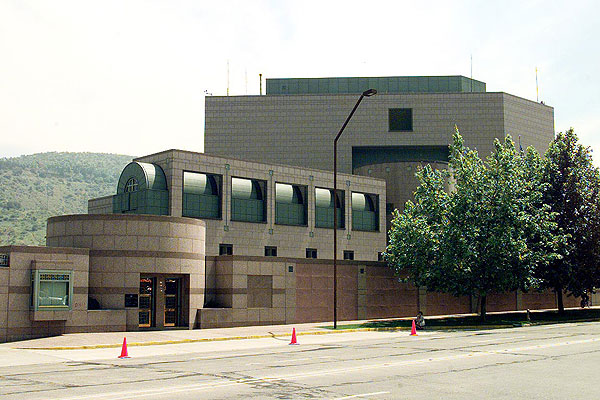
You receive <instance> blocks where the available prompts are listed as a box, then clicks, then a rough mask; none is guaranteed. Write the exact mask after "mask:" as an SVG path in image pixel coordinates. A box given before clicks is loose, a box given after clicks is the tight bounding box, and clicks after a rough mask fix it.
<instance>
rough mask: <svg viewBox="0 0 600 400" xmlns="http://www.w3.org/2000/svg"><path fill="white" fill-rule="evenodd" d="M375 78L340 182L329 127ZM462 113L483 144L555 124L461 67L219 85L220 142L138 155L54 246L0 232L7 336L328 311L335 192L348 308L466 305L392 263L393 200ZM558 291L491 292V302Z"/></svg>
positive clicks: (277, 320)
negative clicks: (239, 92) (388, 256)
mask: <svg viewBox="0 0 600 400" xmlns="http://www.w3.org/2000/svg"><path fill="white" fill-rule="evenodd" d="M368 88H375V89H377V90H378V92H379V93H378V94H377V95H376V96H374V97H372V98H369V99H368V100H365V101H364V102H363V103H362V104H361V106H360V108H359V109H358V111H357V112H356V114H355V116H354V118H353V119H352V121H351V122H350V124H349V125H348V127H347V129H346V131H345V133H344V136H342V138H341V140H340V142H339V146H338V151H339V154H338V156H339V170H340V171H341V172H342V173H341V174H339V175H338V196H337V197H336V196H334V195H333V190H332V189H333V174H332V172H331V170H332V167H333V165H332V154H331V151H332V140H333V137H334V135H335V133H336V132H337V131H338V130H339V128H340V126H341V124H342V123H343V121H344V120H345V118H346V117H347V115H348V112H349V110H351V109H352V106H353V105H354V104H355V102H356V99H357V98H358V94H360V93H361V92H362V91H363V90H366V89H368ZM455 124H456V125H457V126H458V127H459V129H460V131H461V133H462V134H463V136H464V138H465V142H466V144H467V145H468V146H471V147H476V148H477V149H478V150H479V152H480V154H482V155H484V154H487V153H489V152H490V151H491V148H492V147H491V146H492V142H493V139H494V138H502V137H504V135H505V134H511V135H512V136H513V138H514V139H515V140H520V143H521V145H522V146H523V147H525V146H528V145H534V146H536V147H537V148H538V150H540V151H543V150H544V149H545V147H546V145H547V144H548V143H549V142H550V140H551V139H552V138H553V134H554V133H553V131H554V123H553V109H552V108H551V107H548V106H546V105H543V104H538V103H535V102H531V101H528V100H525V99H521V98H518V97H515V96H512V95H509V94H506V93H487V92H485V84H484V83H483V82H479V81H475V80H470V79H467V78H464V77H389V78H325V79H271V80H267V95H265V96H231V97H207V99H206V132H205V149H206V151H207V152H208V153H210V154H204V153H194V152H189V151H184V150H167V151H163V152H160V153H156V154H151V155H148V156H144V157H140V158H137V159H135V160H133V161H132V162H131V163H130V164H128V165H126V166H124V169H123V171H122V173H121V177H120V179H119V182H118V183H117V185H116V193H113V194H111V195H109V196H105V197H101V198H98V199H92V200H90V201H89V203H88V214H81V215H64V216H57V217H52V218H50V219H49V220H48V225H47V238H46V241H47V246H46V247H35V246H4V247H0V341H6V340H19V339H24V338H31V337H38V336H46V335H55V334H61V333H69V332H99V331H126V330H127V331H133V330H143V329H181V328H187V329H193V328H208V327H230V326H243V325H258V324H285V323H287V324H290V323H300V322H315V321H329V320H331V319H332V317H333V268H332V258H333V224H334V222H333V221H334V218H333V212H334V204H335V208H336V209H337V211H338V218H337V220H338V226H337V229H338V235H337V240H338V243H337V249H338V254H337V259H338V260H340V261H339V263H338V319H340V320H356V319H371V318H388V317H401V316H412V315H414V314H416V312H417V310H422V311H423V312H424V313H426V314H430V315H431V314H453V313H467V312H472V311H473V310H474V309H475V307H474V305H475V303H474V299H471V298H468V297H463V298H456V297H453V296H450V295H446V294H440V293H427V292H426V291H425V290H424V289H423V288H415V287H413V286H411V285H409V284H404V283H400V282H399V280H398V278H397V277H395V276H394V274H393V273H392V271H391V270H390V269H389V268H387V266H386V265H385V263H383V262H381V261H380V253H381V252H382V251H384V250H385V246H386V231H387V225H388V224H389V219H390V214H391V211H392V210H393V209H394V208H401V207H402V205H403V204H404V202H405V201H406V200H407V199H409V198H410V197H411V196H412V191H413V190H414V188H415V187H416V180H415V178H414V172H415V169H416V168H417V167H418V166H420V165H423V164H424V163H430V164H433V165H434V166H435V167H437V168H445V167H446V165H447V160H448V149H447V146H448V143H449V140H450V138H451V135H452V132H453V131H454V125H455ZM566 303H567V305H571V306H573V305H577V301H576V300H575V299H572V298H567V299H566ZM555 305H556V302H555V298H554V295H553V294H552V293H520V292H519V293H508V294H497V295H494V294H492V295H490V296H489V297H488V310H489V311H496V310H517V309H526V308H530V309H536V308H553V307H555Z"/></svg>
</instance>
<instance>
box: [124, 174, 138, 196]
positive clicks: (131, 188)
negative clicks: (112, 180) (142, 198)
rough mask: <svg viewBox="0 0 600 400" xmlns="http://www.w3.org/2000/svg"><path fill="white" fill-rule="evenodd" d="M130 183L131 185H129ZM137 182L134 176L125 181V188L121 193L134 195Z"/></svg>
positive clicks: (136, 189)
mask: <svg viewBox="0 0 600 400" xmlns="http://www.w3.org/2000/svg"><path fill="white" fill-rule="evenodd" d="M130 182H131V185H130V184H129V183H130ZM138 188H139V182H138V180H137V179H135V176H132V177H131V178H129V179H127V181H126V182H125V188H123V193H135V192H137V191H138Z"/></svg>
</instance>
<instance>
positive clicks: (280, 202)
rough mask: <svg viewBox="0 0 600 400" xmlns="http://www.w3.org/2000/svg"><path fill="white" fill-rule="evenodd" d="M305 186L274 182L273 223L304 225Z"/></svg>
mask: <svg viewBox="0 0 600 400" xmlns="http://www.w3.org/2000/svg"><path fill="white" fill-rule="evenodd" d="M305 199H306V187H305V186H297V185H290V184H286V183H276V184H275V223H276V224H281V225H299V226H304V225H306V224H307V223H306V201H305Z"/></svg>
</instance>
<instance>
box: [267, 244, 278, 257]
mask: <svg viewBox="0 0 600 400" xmlns="http://www.w3.org/2000/svg"><path fill="white" fill-rule="evenodd" d="M265 257H277V246H265Z"/></svg>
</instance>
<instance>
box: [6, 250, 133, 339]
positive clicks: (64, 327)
mask: <svg viewBox="0 0 600 400" xmlns="http://www.w3.org/2000/svg"><path fill="white" fill-rule="evenodd" d="M0 253H5V254H9V257H10V266H9V267H8V268H0V282H1V284H0V341H7V340H8V341H11V340H22V339H28V338H34V337H41V336H48V335H54V334H62V333H69V332H86V331H87V329H88V328H87V326H88V323H87V303H88V297H87V296H88V286H87V285H88V266H89V252H88V250H87V249H73V248H50V247H36V246H5V247H0ZM37 269H51V270H64V271H73V281H72V285H73V298H72V299H71V310H60V311H56V310H40V311H36V312H34V311H32V310H31V308H30V298H31V290H32V288H31V271H32V270H37ZM116 325H118V324H115V327H116ZM121 327H122V328H124V324H121Z"/></svg>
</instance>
